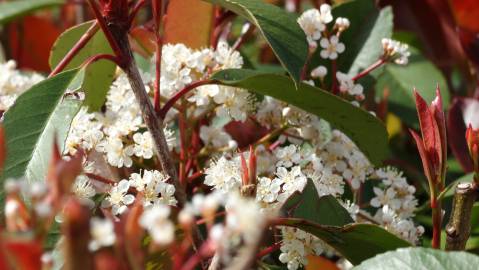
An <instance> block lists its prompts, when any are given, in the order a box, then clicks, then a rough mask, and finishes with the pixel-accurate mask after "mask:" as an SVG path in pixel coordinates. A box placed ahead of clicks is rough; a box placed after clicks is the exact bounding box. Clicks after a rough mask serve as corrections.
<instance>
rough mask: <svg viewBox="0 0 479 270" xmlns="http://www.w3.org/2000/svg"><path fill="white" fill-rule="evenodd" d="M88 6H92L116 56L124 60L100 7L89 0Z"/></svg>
mask: <svg viewBox="0 0 479 270" xmlns="http://www.w3.org/2000/svg"><path fill="white" fill-rule="evenodd" d="M88 4H89V5H90V7H91V9H92V10H93V13H94V14H95V18H96V20H97V22H98V24H99V25H100V28H101V30H102V31H103V33H104V34H105V37H106V39H107V40H108V43H109V44H110V46H111V48H112V49H113V52H115V55H116V56H117V57H119V59H123V58H122V57H121V56H122V50H121V49H120V46H119V45H118V43H117V42H116V40H115V38H114V37H113V35H112V33H111V31H110V29H109V28H108V25H107V24H106V21H105V19H104V18H103V15H102V14H101V11H100V8H99V7H98V5H97V3H96V2H95V0H88ZM120 66H122V65H120Z"/></svg>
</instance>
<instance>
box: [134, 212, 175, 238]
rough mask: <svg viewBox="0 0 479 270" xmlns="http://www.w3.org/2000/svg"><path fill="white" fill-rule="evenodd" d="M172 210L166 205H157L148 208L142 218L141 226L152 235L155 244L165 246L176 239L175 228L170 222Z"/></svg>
mask: <svg viewBox="0 0 479 270" xmlns="http://www.w3.org/2000/svg"><path fill="white" fill-rule="evenodd" d="M169 216H170V208H169V207H168V206H165V205H161V204H158V205H155V206H153V207H150V208H147V209H146V210H145V211H144V212H143V214H142V215H141V217H140V220H139V224H140V226H142V227H143V228H145V229H146V230H148V233H149V234H150V236H151V238H152V239H153V242H155V243H156V244H158V245H161V246H165V245H168V244H171V243H172V242H173V241H174V239H175V226H174V224H173V222H171V221H170V220H169V218H168V217H169Z"/></svg>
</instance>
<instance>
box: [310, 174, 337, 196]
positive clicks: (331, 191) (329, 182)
mask: <svg viewBox="0 0 479 270" xmlns="http://www.w3.org/2000/svg"><path fill="white" fill-rule="evenodd" d="M311 179H312V180H313V183H314V186H315V187H316V190H317V191H318V195H319V196H326V195H333V196H337V195H342V194H343V193H344V179H343V178H342V177H341V176H339V175H337V174H334V173H332V171H331V169H330V168H327V169H323V170H320V171H316V172H315V173H314V174H312V175H311Z"/></svg>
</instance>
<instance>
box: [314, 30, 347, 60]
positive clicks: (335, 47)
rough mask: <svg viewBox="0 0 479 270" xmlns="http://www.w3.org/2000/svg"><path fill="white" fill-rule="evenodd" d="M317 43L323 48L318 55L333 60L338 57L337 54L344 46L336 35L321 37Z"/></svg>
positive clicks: (342, 50)
mask: <svg viewBox="0 0 479 270" xmlns="http://www.w3.org/2000/svg"><path fill="white" fill-rule="evenodd" d="M319 45H320V46H321V48H323V50H321V52H320V55H321V57H322V58H324V59H331V60H334V59H336V58H338V54H340V53H342V52H344V50H345V49H346V47H345V46H344V44H343V43H342V42H339V38H338V37H337V36H332V37H330V38H329V39H328V38H322V39H321V41H320V42H319Z"/></svg>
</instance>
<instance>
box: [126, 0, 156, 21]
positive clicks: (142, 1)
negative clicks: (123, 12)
mask: <svg viewBox="0 0 479 270" xmlns="http://www.w3.org/2000/svg"><path fill="white" fill-rule="evenodd" d="M152 2H154V0H153V1H152ZM145 4H146V0H139V1H138V2H137V3H136V4H135V6H134V7H133V9H132V11H131V13H130V19H129V23H128V24H129V25H132V23H133V20H134V19H135V17H136V15H137V14H138V12H139V11H140V9H141V8H142V7H143V6H144V5H145Z"/></svg>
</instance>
